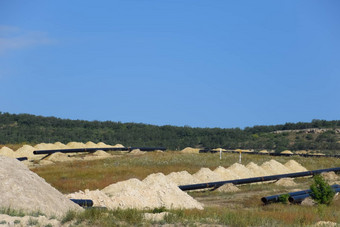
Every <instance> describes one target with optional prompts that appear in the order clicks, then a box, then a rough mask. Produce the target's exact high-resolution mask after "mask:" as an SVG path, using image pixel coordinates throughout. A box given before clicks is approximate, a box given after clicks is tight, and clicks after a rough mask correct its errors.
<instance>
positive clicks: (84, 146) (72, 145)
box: [66, 142, 86, 149]
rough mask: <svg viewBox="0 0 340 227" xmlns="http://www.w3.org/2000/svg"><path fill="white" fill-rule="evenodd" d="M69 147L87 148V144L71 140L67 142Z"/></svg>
mask: <svg viewBox="0 0 340 227" xmlns="http://www.w3.org/2000/svg"><path fill="white" fill-rule="evenodd" d="M66 146H67V147H68V148H71V149H72V148H86V145H85V144H83V143H80V142H69V143H68V144H66Z"/></svg>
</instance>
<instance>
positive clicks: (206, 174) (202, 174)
mask: <svg viewBox="0 0 340 227" xmlns="http://www.w3.org/2000/svg"><path fill="white" fill-rule="evenodd" d="M192 176H193V177H195V178H196V179H197V180H198V181H199V182H201V183H207V182H214V181H221V176H220V175H219V174H217V173H215V172H213V171H211V170H210V169H209V168H201V169H200V170H199V171H198V172H196V173H194V174H193V175H192Z"/></svg>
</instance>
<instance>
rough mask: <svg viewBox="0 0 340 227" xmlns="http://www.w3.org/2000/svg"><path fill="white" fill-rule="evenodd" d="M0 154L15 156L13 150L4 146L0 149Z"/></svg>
mask: <svg viewBox="0 0 340 227" xmlns="http://www.w3.org/2000/svg"><path fill="white" fill-rule="evenodd" d="M0 155H2V156H6V157H10V158H16V154H15V153H14V151H13V150H12V149H11V148H8V147H6V146H5V147H2V148H1V149H0Z"/></svg>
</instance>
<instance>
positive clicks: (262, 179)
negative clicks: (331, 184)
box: [178, 167, 340, 191]
mask: <svg viewBox="0 0 340 227" xmlns="http://www.w3.org/2000/svg"><path fill="white" fill-rule="evenodd" d="M331 171H334V172H340V167H337V168H330V169H318V170H312V171H305V172H298V173H287V174H280V175H271V176H264V177H252V178H245V179H237V180H228V181H217V182H209V183H202V184H189V185H180V186H178V187H179V188H180V189H181V190H183V191H187V190H197V189H204V188H218V187H221V186H222V185H224V184H229V183H231V184H234V185H237V184H249V183H256V182H265V181H272V180H279V179H281V178H286V177H291V178H295V177H305V176H311V175H316V174H320V173H323V172H331Z"/></svg>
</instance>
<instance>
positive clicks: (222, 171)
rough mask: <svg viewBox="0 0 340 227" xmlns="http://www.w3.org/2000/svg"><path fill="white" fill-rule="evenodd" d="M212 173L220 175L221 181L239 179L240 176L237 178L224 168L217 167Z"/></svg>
mask: <svg viewBox="0 0 340 227" xmlns="http://www.w3.org/2000/svg"><path fill="white" fill-rule="evenodd" d="M214 173H217V174H219V175H220V179H221V181H226V180H235V179H240V176H238V175H237V174H235V173H234V172H232V171H231V170H229V169H226V168H224V167H223V166H219V167H217V168H216V169H214Z"/></svg>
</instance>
